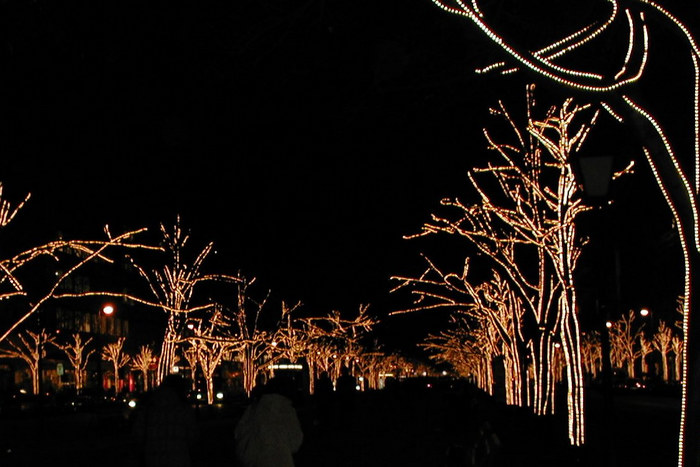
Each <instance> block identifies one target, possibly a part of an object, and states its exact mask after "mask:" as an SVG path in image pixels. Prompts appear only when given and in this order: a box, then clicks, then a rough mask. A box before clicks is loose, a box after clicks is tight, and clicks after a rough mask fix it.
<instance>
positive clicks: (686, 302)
mask: <svg viewBox="0 0 700 467" xmlns="http://www.w3.org/2000/svg"><path fill="white" fill-rule="evenodd" d="M643 149H644V155H645V156H646V158H647V161H648V162H649V166H650V167H651V171H652V173H653V174H654V178H656V183H657V184H658V185H659V187H660V188H661V192H662V193H663V195H664V198H665V199H666V203H667V204H668V206H669V207H670V208H671V212H672V213H673V218H674V220H675V221H676V225H677V226H678V236H679V237H680V239H681V247H682V249H683V267H684V269H685V274H684V281H685V283H684V287H683V292H684V293H683V339H685V342H688V341H687V338H688V322H689V315H690V292H691V287H690V253H689V251H688V246H687V245H688V242H687V237H686V232H685V226H684V225H683V223H682V222H681V217H680V215H679V213H678V209H677V208H676V205H675V204H674V203H673V200H672V198H671V195H670V194H669V192H668V188H667V187H666V185H665V184H664V182H663V179H662V178H661V175H659V171H658V168H657V167H656V163H655V162H654V160H653V158H652V157H651V153H650V152H649V150H648V149H647V148H643ZM682 374H683V377H682V378H681V420H680V432H679V435H678V453H679V455H678V466H679V467H683V460H684V459H683V452H684V449H683V447H684V444H685V439H684V436H685V426H686V407H687V405H686V404H687V400H688V388H687V381H688V346H687V345H684V346H683V373H682Z"/></svg>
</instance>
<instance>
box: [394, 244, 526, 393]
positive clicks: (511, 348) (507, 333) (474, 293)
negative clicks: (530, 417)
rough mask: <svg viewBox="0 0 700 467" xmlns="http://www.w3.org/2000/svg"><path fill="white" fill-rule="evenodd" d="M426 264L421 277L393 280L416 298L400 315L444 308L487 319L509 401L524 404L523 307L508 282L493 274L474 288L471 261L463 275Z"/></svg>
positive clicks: (493, 349)
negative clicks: (503, 372) (492, 332)
mask: <svg viewBox="0 0 700 467" xmlns="http://www.w3.org/2000/svg"><path fill="white" fill-rule="evenodd" d="M426 261H427V262H428V269H427V270H426V271H425V272H424V273H423V274H422V275H421V276H420V278H417V279H412V278H406V277H394V279H396V280H400V281H401V285H399V286H398V287H397V288H395V289H394V291H396V290H398V289H399V288H402V287H407V286H411V287H412V293H413V294H414V295H415V296H417V298H416V299H415V301H414V302H415V306H414V307H413V308H411V309H408V310H403V311H401V312H399V313H405V312H414V311H421V310H428V309H438V308H442V309H447V310H450V311H452V312H455V313H457V314H460V315H465V316H468V317H471V318H474V319H476V320H488V325H487V326H488V328H489V329H492V330H493V331H494V332H495V333H496V335H495V336H494V341H493V342H491V344H490V348H491V349H492V350H491V354H494V355H496V354H497V355H502V356H503V364H504V370H505V372H506V375H507V377H506V380H507V387H506V399H507V402H508V403H509V404H515V405H523V403H524V396H523V391H524V390H525V389H526V388H527V373H526V372H523V371H522V367H523V366H524V365H523V363H522V362H523V361H524V357H523V354H524V353H525V351H526V348H525V347H526V343H525V341H524V339H523V335H522V323H523V308H522V306H521V302H520V300H519V298H518V297H517V295H516V294H515V293H514V292H513V291H512V290H511V289H510V286H509V284H508V281H505V280H503V279H501V277H500V275H499V274H498V273H497V272H496V271H492V274H493V278H492V279H491V280H489V281H485V282H483V283H481V284H478V285H473V284H471V283H470V279H469V277H468V272H469V259H467V260H466V261H465V264H464V269H463V271H462V273H461V274H460V275H457V274H453V273H449V274H448V273H445V272H443V271H441V270H440V269H439V268H438V267H437V266H436V265H435V264H434V263H433V262H432V261H430V260H429V259H427V258H426ZM395 313H396V312H395ZM395 313H393V314H395Z"/></svg>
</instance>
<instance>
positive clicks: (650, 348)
mask: <svg viewBox="0 0 700 467" xmlns="http://www.w3.org/2000/svg"><path fill="white" fill-rule="evenodd" d="M652 352H654V342H653V341H652V339H649V338H647V336H645V335H644V334H641V335H640V336H639V360H640V362H641V364H642V365H641V370H642V376H644V375H645V374H648V373H649V363H648V362H647V355H649V354H651V353H652Z"/></svg>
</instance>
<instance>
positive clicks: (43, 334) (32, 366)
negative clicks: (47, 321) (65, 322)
mask: <svg viewBox="0 0 700 467" xmlns="http://www.w3.org/2000/svg"><path fill="white" fill-rule="evenodd" d="M55 339H56V337H55V336H54V335H53V334H51V333H49V332H47V331H46V330H45V329H42V330H41V331H39V332H33V331H29V330H27V331H24V332H23V333H19V334H18V335H17V337H16V338H9V339H7V347H6V348H3V349H0V358H19V359H22V360H24V362H25V363H26V364H27V366H28V367H29V373H30V374H31V377H32V394H34V395H37V394H39V390H40V386H41V382H40V378H41V368H40V366H39V365H40V362H41V358H42V357H43V356H44V353H45V348H46V344H51V343H53V342H54V340H55Z"/></svg>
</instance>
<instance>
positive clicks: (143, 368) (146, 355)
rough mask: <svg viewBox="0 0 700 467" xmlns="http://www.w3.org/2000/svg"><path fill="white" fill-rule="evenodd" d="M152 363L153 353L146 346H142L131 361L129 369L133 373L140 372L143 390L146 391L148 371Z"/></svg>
mask: <svg viewBox="0 0 700 467" xmlns="http://www.w3.org/2000/svg"><path fill="white" fill-rule="evenodd" d="M152 362H153V351H152V350H151V347H150V346H148V345H142V346H141V347H140V348H139V353H137V354H136V355H134V358H132V359H131V368H132V369H133V370H135V371H140V372H141V376H142V377H143V390H144V391H148V371H149V369H150V367H151V363H152Z"/></svg>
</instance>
